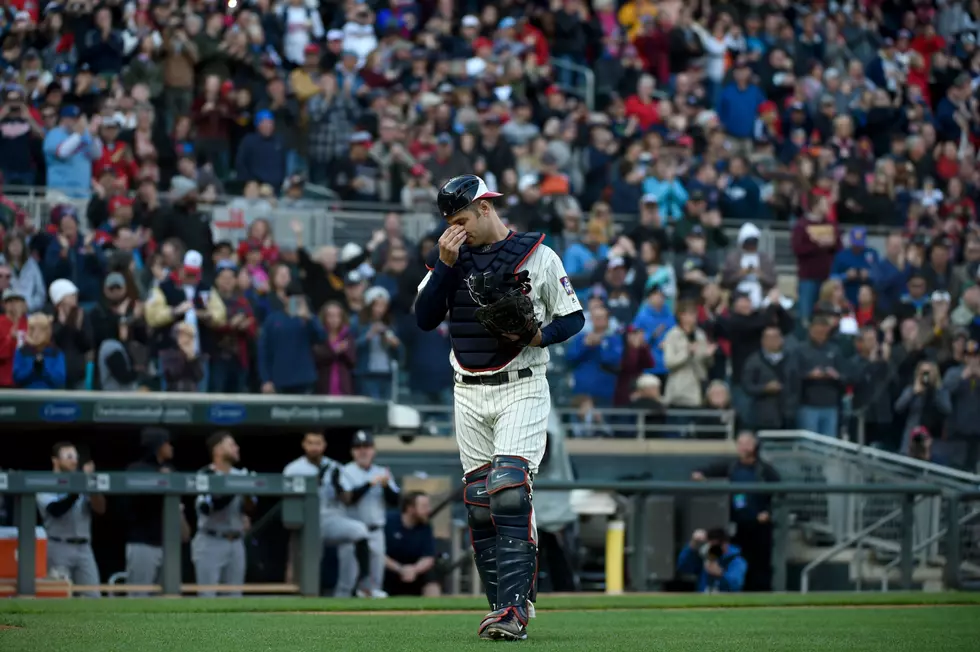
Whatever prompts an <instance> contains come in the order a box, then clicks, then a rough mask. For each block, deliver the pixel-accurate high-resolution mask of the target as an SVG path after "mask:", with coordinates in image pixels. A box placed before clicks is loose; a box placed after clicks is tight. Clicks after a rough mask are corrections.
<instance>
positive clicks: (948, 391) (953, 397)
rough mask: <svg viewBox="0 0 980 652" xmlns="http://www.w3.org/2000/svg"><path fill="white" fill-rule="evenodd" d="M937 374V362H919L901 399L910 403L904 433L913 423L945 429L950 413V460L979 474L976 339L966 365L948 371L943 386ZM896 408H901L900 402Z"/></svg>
mask: <svg viewBox="0 0 980 652" xmlns="http://www.w3.org/2000/svg"><path fill="white" fill-rule="evenodd" d="M920 370H921V371H920ZM937 376H938V370H937V369H936V368H935V365H932V364H931V363H923V364H920V365H919V369H917V374H916V379H915V383H914V384H913V386H912V387H911V388H906V389H905V391H904V392H903V393H902V396H901V397H900V398H899V403H901V402H902V399H906V404H907V405H908V415H909V417H908V420H907V421H906V429H905V432H906V433H910V432H911V428H910V427H909V426H914V425H922V426H925V427H926V428H927V429H928V430H929V432H942V421H941V417H942V416H944V415H949V420H948V422H947V424H946V433H947V435H946V436H947V439H948V443H949V445H950V448H951V450H950V456H949V457H950V460H949V461H950V462H951V463H952V464H953V465H954V466H956V467H957V468H961V469H963V470H964V471H967V472H968V473H976V471H977V462H978V461H980V413H978V409H980V400H978V397H980V389H978V388H977V384H978V383H977V382H976V380H975V379H976V378H978V377H980V345H978V344H977V342H976V341H974V340H970V341H969V342H967V343H966V349H965V350H964V359H963V364H961V365H957V366H955V367H953V368H952V369H950V370H949V371H947V372H946V376H945V377H944V378H943V380H942V387H941V388H940V386H939V385H938V384H936V378H937ZM910 390H911V396H909V392H910ZM916 405H920V406H921V408H920V410H919V413H920V415H922V416H920V417H919V419H918V423H915V422H914V421H913V417H914V414H915V413H914V409H915V407H916ZM902 407H905V406H904V405H903V406H902ZM896 411H902V410H901V409H900V408H899V406H898V405H896ZM908 441H909V437H908V436H906V438H905V439H904V440H903V450H906V451H907V450H908Z"/></svg>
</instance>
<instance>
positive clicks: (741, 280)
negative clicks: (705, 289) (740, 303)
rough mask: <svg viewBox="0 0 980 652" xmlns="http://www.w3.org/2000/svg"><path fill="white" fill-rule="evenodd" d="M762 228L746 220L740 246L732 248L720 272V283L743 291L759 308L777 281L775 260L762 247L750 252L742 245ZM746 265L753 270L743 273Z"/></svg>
mask: <svg viewBox="0 0 980 652" xmlns="http://www.w3.org/2000/svg"><path fill="white" fill-rule="evenodd" d="M761 237H762V232H761V231H760V230H759V227H757V226H756V225H755V224H752V223H751V222H747V223H745V224H743V225H742V227H741V228H740V229H739V230H738V249H735V250H733V251H729V252H728V254H727V255H726V256H725V265H724V267H723V269H722V272H721V284H722V286H723V287H725V288H726V289H728V290H733V291H735V292H743V293H745V294H747V295H749V298H750V299H751V300H752V307H753V308H758V307H759V305H760V304H761V303H762V298H763V297H764V296H765V295H766V293H767V292H769V290H771V289H772V288H773V287H774V286H775V285H776V264H775V262H774V261H773V259H772V256H770V255H769V254H766V253H763V252H761V251H756V252H748V251H744V250H743V249H742V247H743V246H744V245H745V242H746V241H747V240H751V239H753V238H754V239H756V240H759V239H760V238H761ZM743 267H746V268H748V267H751V268H752V271H751V272H749V273H747V274H742V268H743Z"/></svg>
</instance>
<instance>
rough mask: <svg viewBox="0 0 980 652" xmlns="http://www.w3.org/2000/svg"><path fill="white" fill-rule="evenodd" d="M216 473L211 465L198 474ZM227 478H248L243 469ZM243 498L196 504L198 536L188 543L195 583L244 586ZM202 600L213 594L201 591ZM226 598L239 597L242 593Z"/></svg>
mask: <svg viewBox="0 0 980 652" xmlns="http://www.w3.org/2000/svg"><path fill="white" fill-rule="evenodd" d="M199 473H203V474H216V473H218V471H216V470H215V469H214V467H213V466H210V465H209V466H206V467H204V468H203V469H201V470H200V471H199ZM230 475H249V472H248V470H246V469H237V468H232V469H231V471H230ZM244 500H245V497H244V496H240V495H239V496H211V495H209V494H204V495H200V496H198V497H197V501H196V502H195V505H194V506H195V508H196V509H197V533H196V534H195V535H194V539H193V540H192V541H191V561H193V562H194V575H195V577H196V578H197V583H198V584H209V585H213V584H244V583H245V519H244V511H243V509H242V508H243V505H244ZM198 595H200V596H201V597H214V596H215V595H216V593H215V592H213V591H206V592H201V593H199V594H198ZM225 595H232V596H240V595H241V592H226V593H225Z"/></svg>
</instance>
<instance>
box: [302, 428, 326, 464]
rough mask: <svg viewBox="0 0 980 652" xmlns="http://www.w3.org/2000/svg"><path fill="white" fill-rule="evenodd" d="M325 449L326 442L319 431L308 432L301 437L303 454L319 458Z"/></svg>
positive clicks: (311, 457)
mask: <svg viewBox="0 0 980 652" xmlns="http://www.w3.org/2000/svg"><path fill="white" fill-rule="evenodd" d="M326 450H327V442H326V441H324V439H323V435H321V434H320V433H318V432H317V433H310V434H308V435H306V436H305V437H303V454H304V455H306V456H307V457H308V458H310V459H314V460H315V459H319V458H321V457H323V453H324V452H325V451H326Z"/></svg>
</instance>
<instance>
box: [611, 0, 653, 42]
mask: <svg viewBox="0 0 980 652" xmlns="http://www.w3.org/2000/svg"><path fill="white" fill-rule="evenodd" d="M656 15H657V3H655V2H653V0H631V1H630V2H627V3H626V4H625V5H623V6H622V7H621V8H620V9H619V14H618V18H619V24H620V26H621V27H622V28H623V29H625V30H626V32H627V34H628V35H629V40H630V41H632V40H633V39H635V38H636V37H637V36H639V35H640V31H641V30H642V27H643V25H642V24H641V20H642V18H643V17H644V16H650V17H651V18H653V17H655V16H656Z"/></svg>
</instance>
